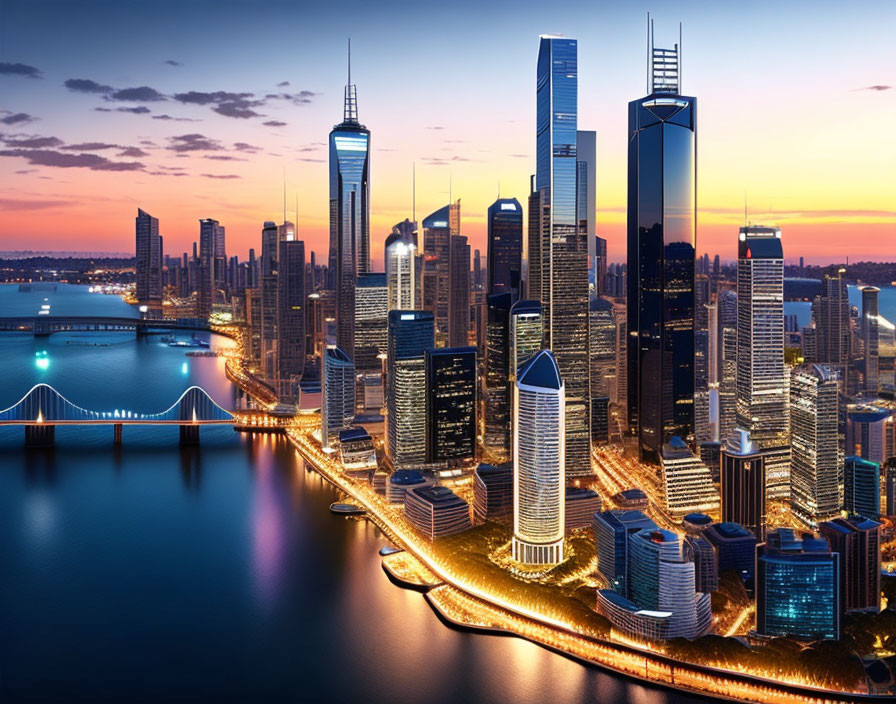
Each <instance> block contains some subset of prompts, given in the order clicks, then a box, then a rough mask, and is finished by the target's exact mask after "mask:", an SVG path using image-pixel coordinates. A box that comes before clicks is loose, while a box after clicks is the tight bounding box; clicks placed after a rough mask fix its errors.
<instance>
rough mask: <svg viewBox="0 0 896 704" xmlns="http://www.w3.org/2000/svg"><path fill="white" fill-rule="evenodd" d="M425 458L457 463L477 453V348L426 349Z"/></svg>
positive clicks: (430, 460) (430, 461) (438, 461)
mask: <svg viewBox="0 0 896 704" xmlns="http://www.w3.org/2000/svg"><path fill="white" fill-rule="evenodd" d="M425 362H426V408H425V412H426V461H427V462H428V463H430V464H444V463H450V464H457V463H459V462H463V461H466V460H472V459H473V456H474V455H475V454H476V430H477V427H476V426H477V423H476V419H477V413H476V348H475V347H443V348H441V349H437V350H436V349H432V350H426V354H425Z"/></svg>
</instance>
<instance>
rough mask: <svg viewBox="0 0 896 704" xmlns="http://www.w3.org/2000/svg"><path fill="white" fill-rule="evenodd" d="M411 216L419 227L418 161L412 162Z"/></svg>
mask: <svg viewBox="0 0 896 704" xmlns="http://www.w3.org/2000/svg"><path fill="white" fill-rule="evenodd" d="M411 217H413V219H414V227H415V228H416V227H417V162H416V161H414V162H411Z"/></svg>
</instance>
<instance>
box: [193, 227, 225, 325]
mask: <svg viewBox="0 0 896 704" xmlns="http://www.w3.org/2000/svg"><path fill="white" fill-rule="evenodd" d="M224 252H225V247H224V226H223V225H221V224H220V223H218V221H217V220H212V219H211V218H206V219H204V220H200V221H199V282H198V287H197V291H198V294H199V296H198V299H197V305H198V310H197V313H198V315H199V317H200V318H207V317H208V316H210V315H211V313H212V306H213V305H214V303H215V301H216V300H217V299H218V291H219V290H220V289H221V288H222V287H223V285H224V268H225V266H224V265H225V262H226V261H227V259H226V256H225V253H224Z"/></svg>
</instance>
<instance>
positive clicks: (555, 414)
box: [512, 350, 566, 565]
mask: <svg viewBox="0 0 896 704" xmlns="http://www.w3.org/2000/svg"><path fill="white" fill-rule="evenodd" d="M565 410H566V403H565V388H564V385H563V380H562V378H561V376H560V369H559V367H558V366H557V362H556V360H555V359H554V356H553V355H552V354H551V353H550V352H549V351H548V350H542V351H541V352H539V353H538V354H536V355H535V356H534V357H532V358H530V359H529V361H528V362H526V363H525V364H524V365H523V366H522V367H521V368H520V369H519V373H518V375H517V380H516V384H515V386H514V391H513V428H514V432H513V463H514V472H513V502H514V505H513V541H512V547H513V559H514V560H516V561H517V562H522V563H526V564H533V565H553V564H558V563H559V562H561V561H562V560H563V535H564V532H565V527H566V522H565V517H564V503H565V502H564V498H565V497H564V490H565V487H566V453H565V449H566V448H565V439H566V423H565Z"/></svg>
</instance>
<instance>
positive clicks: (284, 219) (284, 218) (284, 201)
mask: <svg viewBox="0 0 896 704" xmlns="http://www.w3.org/2000/svg"><path fill="white" fill-rule="evenodd" d="M283 224H284V225H285V224H286V167H285V166H284V167H283Z"/></svg>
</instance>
